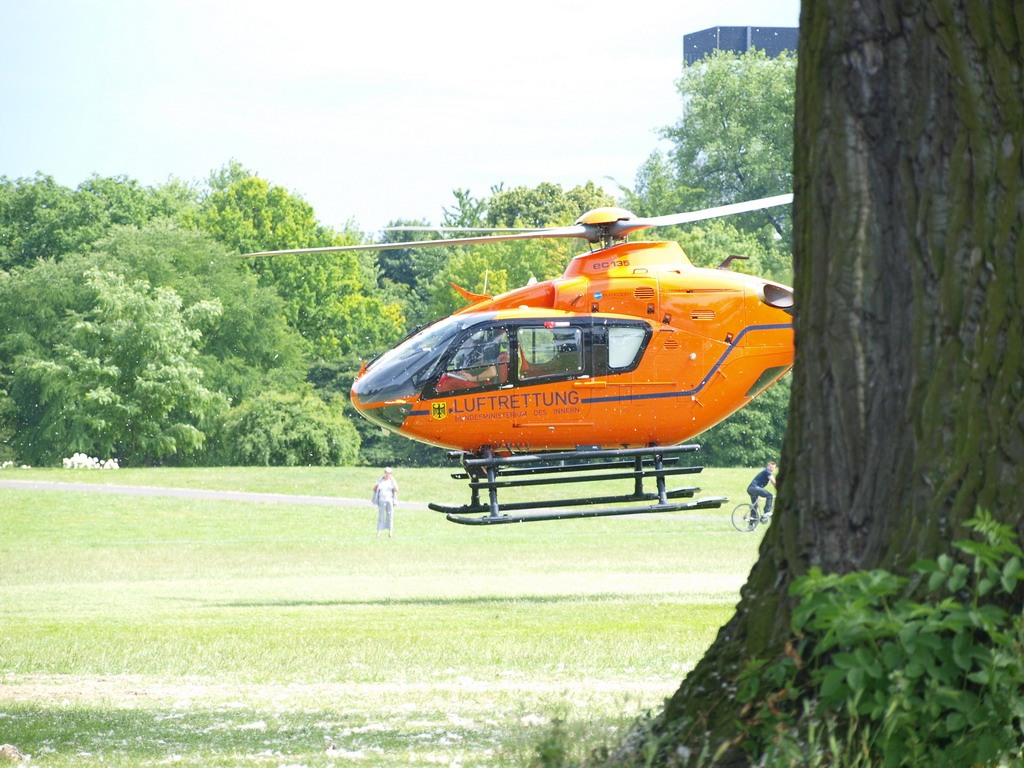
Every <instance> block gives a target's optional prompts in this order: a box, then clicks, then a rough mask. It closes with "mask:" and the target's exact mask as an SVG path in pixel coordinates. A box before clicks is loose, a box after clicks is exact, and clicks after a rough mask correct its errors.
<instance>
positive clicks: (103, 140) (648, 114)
mask: <svg viewBox="0 0 1024 768" xmlns="http://www.w3.org/2000/svg"><path fill="white" fill-rule="evenodd" d="M0 18H3V23H2V24H0V110H2V111H0V176H6V177H8V178H10V179H16V178H22V177H31V176H34V175H35V174H36V173H37V172H42V173H44V174H47V175H50V176H52V177H54V178H55V179H56V181H57V182H58V183H60V184H63V185H65V186H68V187H76V186H77V185H78V184H80V183H81V182H82V181H85V180H86V179H87V178H89V177H90V176H92V175H93V174H98V175H100V176H127V177H129V178H132V179H136V180H137V181H139V182H140V183H142V184H145V185H155V184H160V183H163V182H165V181H167V180H168V179H169V178H172V177H173V178H177V179H181V180H183V181H186V182H190V183H196V184H202V183H203V182H204V180H205V179H206V178H207V177H208V176H209V175H210V173H211V171H214V170H216V169H219V168H221V167H223V166H224V165H225V164H226V163H228V162H229V161H231V160H237V161H238V162H240V163H241V164H242V165H243V166H245V167H246V168H248V169H250V170H251V171H253V172H255V173H256V174H257V175H259V176H260V177H262V178H264V179H266V180H268V181H269V182H271V183H272V184H275V185H279V186H283V187H285V188H286V189H288V190H289V191H290V192H292V193H294V194H297V195H299V196H300V197H302V198H303V199H304V200H306V201H307V202H309V203H310V204H311V205H312V206H313V208H314V210H315V212H316V215H317V218H318V219H319V220H320V221H321V222H322V223H324V224H326V225H329V226H332V227H335V228H338V229H341V228H343V227H344V226H346V224H348V223H351V224H353V225H354V226H355V227H357V228H358V229H361V230H363V231H366V232H369V231H372V230H375V229H378V228H380V227H383V226H385V225H386V224H387V223H389V222H391V221H393V220H397V219H404V220H410V219H420V220H423V221H426V222H428V223H431V224H437V223H439V222H440V220H441V218H442V216H443V210H444V208H445V207H451V206H452V204H453V203H454V197H453V195H452V191H453V190H454V189H468V190H469V191H470V192H471V193H472V194H473V195H475V196H477V197H483V196H486V195H488V194H490V190H491V188H492V187H493V186H494V185H497V184H504V185H505V187H515V186H530V187H532V186H536V185H537V184H539V183H541V182H545V181H547V182H554V183H557V184H561V185H562V186H563V187H564V188H566V189H569V188H571V187H573V186H576V185H577V184H583V183H586V182H587V181H588V180H592V181H594V182H595V183H598V184H600V185H601V186H603V187H605V189H607V190H608V191H609V192H612V193H613V194H614V193H616V191H617V189H618V186H619V185H620V184H621V185H623V186H626V187H632V186H633V182H634V178H635V175H636V172H637V170H638V168H639V167H640V166H641V164H642V163H643V162H644V160H646V159H647V157H648V156H649V155H650V154H651V152H653V151H654V150H656V149H662V150H664V149H667V148H668V145H667V144H666V143H665V142H664V141H663V140H662V139H661V138H660V137H659V131H660V129H662V128H664V127H666V126H668V125H672V124H674V123H675V122H676V121H677V120H678V119H679V116H680V114H681V102H680V99H679V95H678V92H677V90H676V87H675V82H676V80H677V79H678V78H679V74H680V72H681V69H682V60H683V35H684V34H688V33H691V32H697V31H700V30H702V29H706V28H708V27H714V26H772V27H795V26H797V24H798V21H799V0H713V1H712V0H702V1H700V2H698V1H697V0H675V2H669V1H668V0H630V1H629V2H623V1H622V0H617V1H616V2H612V1H611V0H587V2H577V1H576V0H518V1H517V2H514V3H488V2H486V1H482V0H434V2H424V1H423V0H418V1H416V2H411V1H408V0H370V1H369V2H360V3H353V2H351V0H341V1H340V2H339V1H338V0H335V1H334V2H328V1H327V0H321V1H319V2H316V1H314V0H289V2H266V1H265V0H245V1H244V2H236V1H235V0H176V1H174V0H32V1H31V2H26V1H25V0H0Z"/></svg>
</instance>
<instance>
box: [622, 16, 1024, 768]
mask: <svg viewBox="0 0 1024 768" xmlns="http://www.w3.org/2000/svg"><path fill="white" fill-rule="evenodd" d="M1021 8H1022V6H1021V5H1020V0H988V1H987V2H986V1H985V0H903V1H902V2H901V1H900V0H804V6H803V11H802V17H801V30H800V50H799V65H798V74H797V83H798V85H797V116H796V142H795V147H796V149H795V161H794V178H795V195H796V198H795V203H794V223H795V237H794V250H795V268H796V283H797V285H796V296H797V302H798V306H797V314H796V347H797V353H796V363H795V366H794V373H793V376H794V381H793V398H792V405H791V411H790V421H789V427H788V431H787V434H786V440H785V445H784V449H783V455H782V461H781V477H782V480H781V487H780V491H779V501H780V504H779V509H778V513H777V515H776V517H775V520H776V522H775V524H774V525H773V526H772V528H771V529H770V530H769V531H768V533H767V535H766V537H765V539H764V542H763V545H762V548H761V555H760V559H759V561H758V563H757V565H756V566H755V567H754V569H753V571H752V572H751V574H750V578H749V581H748V583H747V584H746V586H745V587H744V589H743V591H742V599H741V602H740V604H739V606H738V608H737V612H736V615H735V617H734V618H733V619H732V620H731V621H730V622H729V623H728V624H727V625H726V626H725V627H724V628H723V629H722V630H721V632H720V633H719V636H718V638H717V640H716V641H715V643H714V645H713V646H712V647H711V649H710V650H709V651H708V653H707V654H706V656H705V657H704V659H703V660H702V661H701V662H700V664H699V665H698V666H697V668H696V669H695V670H694V671H693V672H692V673H691V674H690V675H689V676H688V677H687V679H686V680H684V681H683V683H682V685H681V687H680V688H679V690H678V691H677V693H676V694H675V695H674V696H673V698H672V699H671V700H670V701H669V702H668V704H667V706H666V708H665V710H664V712H663V713H662V714H661V715H660V716H659V717H658V718H657V719H656V722H655V724H654V732H653V734H651V735H650V736H649V737H648V738H647V739H646V746H647V747H650V746H651V745H652V744H654V743H657V744H659V747H658V753H659V755H660V759H659V761H658V762H656V763H655V764H659V765H674V764H676V763H677V762H678V761H679V755H680V754H687V750H685V749H684V750H682V751H680V750H679V749H678V747H680V746H686V747H688V748H689V749H690V750H692V753H693V754H696V753H698V752H699V751H700V749H701V747H702V746H704V745H707V744H710V746H711V748H712V749H714V748H715V746H716V745H717V744H720V743H722V742H724V741H727V740H729V739H730V738H732V737H733V736H734V735H735V729H736V726H735V722H736V721H737V707H738V704H737V702H736V697H735V693H736V685H735V682H736V677H737V673H738V672H739V671H740V669H741V667H742V666H743V664H744V663H745V662H746V661H747V660H749V659H751V658H755V657H760V658H768V659H770V658H773V657H777V656H778V655H779V654H781V653H783V651H784V648H785V644H786V642H787V640H789V639H790V637H791V631H790V625H789V610H790V608H791V605H790V603H789V601H788V598H787V589H788V587H789V585H790V584H791V582H792V580H793V579H794V578H795V577H797V576H800V575H801V574H803V573H805V572H806V571H807V569H808V568H809V567H811V566H818V567H820V568H821V569H822V570H823V571H825V572H847V571H850V570H854V569H865V568H878V567H883V568H886V569H889V570H893V571H900V570H905V569H906V568H907V566H908V565H909V564H910V563H912V562H913V561H915V560H917V559H919V558H923V557H935V556H936V555H937V554H939V553H941V552H946V551H949V546H950V542H951V541H952V539H953V538H955V537H962V535H963V531H962V529H961V530H958V529H959V527H960V524H961V523H962V522H963V521H964V520H965V519H968V518H970V517H971V516H973V514H974V513H975V510H976V509H977V508H978V507H985V508H987V509H988V510H989V511H991V512H992V513H993V515H994V516H995V517H996V518H998V519H1000V520H1002V521H1003V522H1006V523H1008V524H1010V525H1012V526H1014V527H1015V528H1016V529H1017V531H1018V532H1019V533H1024V507H1022V504H1021V499H1022V498H1024V240H1022V236H1021V232H1022V223H1024V159H1022V148H1024V66H1022V62H1024V43H1022V37H1024V12H1022V11H1021ZM637 738H639V737H637ZM637 746H638V745H637V744H636V743H634V744H633V745H632V747H637ZM637 754H639V752H638V753H637ZM736 759H737V760H738V761H740V762H742V757H741V756H738V755H737V756H736Z"/></svg>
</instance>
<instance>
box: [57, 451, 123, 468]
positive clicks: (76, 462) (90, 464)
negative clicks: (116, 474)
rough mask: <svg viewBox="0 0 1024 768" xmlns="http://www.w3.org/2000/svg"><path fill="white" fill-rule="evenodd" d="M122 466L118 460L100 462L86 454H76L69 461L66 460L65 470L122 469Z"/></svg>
mask: <svg viewBox="0 0 1024 768" xmlns="http://www.w3.org/2000/svg"><path fill="white" fill-rule="evenodd" d="M120 468H121V465H120V464H118V463H117V459H107V460H106V461H100V460H99V459H96V458H93V457H92V456H86V455H85V454H84V453H76V454H74V455H73V456H72V457H71V458H69V459H64V469H120Z"/></svg>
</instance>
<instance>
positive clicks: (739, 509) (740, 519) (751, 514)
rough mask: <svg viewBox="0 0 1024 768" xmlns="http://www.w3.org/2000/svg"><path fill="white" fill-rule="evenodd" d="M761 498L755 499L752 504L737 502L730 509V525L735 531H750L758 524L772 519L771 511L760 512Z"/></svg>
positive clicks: (766, 523)
mask: <svg viewBox="0 0 1024 768" xmlns="http://www.w3.org/2000/svg"><path fill="white" fill-rule="evenodd" d="M760 502H761V500H760V499H757V500H756V501H755V502H754V503H753V504H738V505H737V506H736V509H734V510H733V511H732V526H733V528H735V529H736V530H737V531H741V532H743V533H751V532H752V531H753V530H754V529H755V528H757V526H758V524H759V523H760V524H761V525H768V523H770V522H771V519H772V513H771V512H766V513H765V514H761V505H760Z"/></svg>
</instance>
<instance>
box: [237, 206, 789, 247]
mask: <svg viewBox="0 0 1024 768" xmlns="http://www.w3.org/2000/svg"><path fill="white" fill-rule="evenodd" d="M792 202H793V195H792V194H785V195H776V196H774V197H763V198H760V199H759V200H747V201H745V202H742V203H732V204H730V205H720V206H718V207H716V208H705V209H704V210H701V211H688V212H686V213H670V214H668V215H666V216H651V217H648V218H643V219H641V218H637V217H635V216H633V215H632V214H629V213H628V212H627V211H620V212H621V213H624V214H627V215H628V216H629V218H622V219H619V220H617V221H607V220H606V221H604V222H602V223H576V224H573V225H572V226H568V227H548V228H546V229H512V228H500V229H475V228H463V227H421V226H408V227H389V228H388V229H390V230H392V231H407V232H498V233H501V234H489V235H477V236H474V237H451V238H442V239H440V240H410V241H405V242H401V243H368V244H363V245H332V246H327V247H324V248H290V249H287V250H282V251H260V252H259V253H243V254H242V257H244V258H250V257H252V258H255V257H258V256H287V255H298V254H311V253H341V252H345V251H396V250H401V249H408V248H430V247H434V246H439V245H470V244H473V243H503V242H507V241H509V240H536V239H540V238H548V237H576V238H580V239H582V240H586V241H587V242H589V243H599V242H603V243H605V244H610V243H611V242H613V241H615V240H624V239H625V238H626V237H627V236H628V235H629V234H630V233H631V232H636V231H638V230H641V229H647V228H649V227H665V226H671V225H673V224H688V223H691V222H695V221H705V220H707V219H715V218H718V217H720V216H731V215H733V214H736V213H749V212H751V211H760V210H763V209H765V208H773V207H775V206H779V205H788V204H789V203H792ZM598 210H600V211H602V212H603V211H605V210H611V211H618V210H619V209H598Z"/></svg>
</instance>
